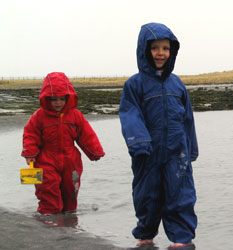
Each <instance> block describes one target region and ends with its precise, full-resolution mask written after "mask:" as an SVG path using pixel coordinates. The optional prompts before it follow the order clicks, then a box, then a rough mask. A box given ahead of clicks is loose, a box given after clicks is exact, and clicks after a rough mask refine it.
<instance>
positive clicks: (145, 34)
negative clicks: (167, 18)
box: [137, 23, 180, 77]
mask: <svg viewBox="0 0 233 250" xmlns="http://www.w3.org/2000/svg"><path fill="white" fill-rule="evenodd" d="M157 39H158V40H159V39H169V40H170V46H171V50H170V57H169V59H168V61H167V63H166V65H165V67H164V71H163V75H162V76H163V77H167V76H168V75H169V74H170V73H171V72H172V71H173V69H174V65H175V61H176V56H177V53H178V50H179V47H180V44H179V42H178V40H177V38H176V37H175V35H174V34H173V33H172V31H171V30H170V29H169V28H168V27H167V26H165V25H164V24H160V23H148V24H145V25H143V26H142V27H141V31H140V33H139V36H138V45H137V63H138V69H139V71H140V72H144V73H146V74H149V75H151V76H155V72H156V68H155V67H154V66H152V65H151V64H150V63H149V60H148V55H147V53H146V52H147V44H148V41H152V40H157Z"/></svg>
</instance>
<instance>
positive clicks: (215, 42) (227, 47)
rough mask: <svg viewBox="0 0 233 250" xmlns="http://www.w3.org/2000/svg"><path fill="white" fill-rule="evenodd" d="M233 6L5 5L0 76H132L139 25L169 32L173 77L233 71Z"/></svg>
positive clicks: (100, 1) (181, 1)
mask: <svg viewBox="0 0 233 250" xmlns="http://www.w3.org/2000/svg"><path fill="white" fill-rule="evenodd" d="M232 13H233V1H232V0H221V1H213V0H195V1H194V0H164V1H163V0H159V1H157V0H0V32H1V40H0V45H1V46H0V77H9V76H10V77H12V76H14V77H17V76H20V77H22V76H29V77H33V76H36V77H44V76H45V75H47V73H49V72H53V71H62V72H65V73H66V74H67V75H68V76H70V77H72V76H78V77H83V76H87V77H88V76H130V75H132V74H134V73H136V72H138V69H137V63H136V45H137V38H138V33H139V31H140V27H141V25H143V24H145V23H148V22H159V23H164V24H165V25H167V26H168V27H169V28H170V29H171V30H172V31H173V33H174V34H175V35H176V36H177V38H178V40H179V41H180V44H181V47H180V50H179V53H178V57H177V60H176V66H175V69H174V73H176V74H178V75H190V74H200V73H210V72H215V71H220V72H221V71H227V70H233V14H232Z"/></svg>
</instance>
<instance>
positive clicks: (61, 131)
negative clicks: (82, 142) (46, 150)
mask: <svg viewBox="0 0 233 250" xmlns="http://www.w3.org/2000/svg"><path fill="white" fill-rule="evenodd" d="M63 116H64V113H61V114H60V115H59V137H60V140H59V141H60V160H61V162H60V166H61V169H63V166H64V157H63V155H64V152H63V150H64V129H63V123H62V121H63Z"/></svg>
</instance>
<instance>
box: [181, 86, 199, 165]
mask: <svg viewBox="0 0 233 250" xmlns="http://www.w3.org/2000/svg"><path fill="white" fill-rule="evenodd" d="M184 105H185V130H186V134H187V140H188V147H189V153H190V158H191V161H195V160H196V159H197V157H198V144H197V137H196V130H195V123H194V118H193V110H192V105H191V101H190V97H189V94H188V92H187V90H186V91H185V96H184Z"/></svg>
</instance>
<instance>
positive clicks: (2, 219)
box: [0, 209, 123, 250]
mask: <svg viewBox="0 0 233 250" xmlns="http://www.w3.org/2000/svg"><path fill="white" fill-rule="evenodd" d="M0 228H1V233H0V249H4V250H8V249H9V250H13V249H20V250H21V249H22V250H23V249H25V250H28V249H30V250H33V249H40V250H41V249H51V250H52V249H56V250H59V249H62V250H64V249H66V250H69V249H75V250H84V249H85V250H93V249H95V250H100V249H101V250H102V249H106V250H118V249H123V248H119V247H115V246H113V245H111V244H110V243H109V242H107V241H106V240H103V239H101V238H99V237H94V236H92V235H91V234H89V233H86V232H81V233H77V231H75V230H73V229H72V228H71V227H56V228H51V227H50V226H46V225H44V224H42V223H41V222H39V221H37V220H35V219H34V218H31V217H26V216H25V215H22V214H16V213H12V212H9V211H6V210H3V209H0ZM51 229H53V230H51Z"/></svg>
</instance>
